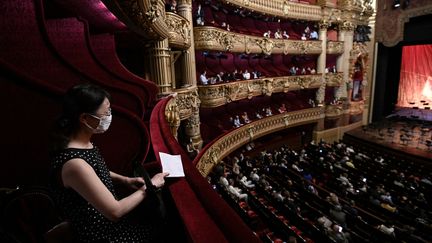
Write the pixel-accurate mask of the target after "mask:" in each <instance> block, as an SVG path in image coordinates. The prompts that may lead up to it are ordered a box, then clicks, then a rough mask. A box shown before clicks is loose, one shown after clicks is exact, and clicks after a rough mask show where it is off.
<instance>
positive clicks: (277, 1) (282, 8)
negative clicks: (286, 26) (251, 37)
mask: <svg viewBox="0 0 432 243" xmlns="http://www.w3.org/2000/svg"><path fill="white" fill-rule="evenodd" d="M225 2H226V3H228V4H232V5H237V6H239V7H243V8H246V9H249V10H251V11H255V12H259V13H265V14H268V15H272V16H278V17H283V18H292V19H302V20H311V21H318V20H320V19H321V6H318V5H308V4H300V3H293V2H291V1H288V0H271V1H269V0H225Z"/></svg>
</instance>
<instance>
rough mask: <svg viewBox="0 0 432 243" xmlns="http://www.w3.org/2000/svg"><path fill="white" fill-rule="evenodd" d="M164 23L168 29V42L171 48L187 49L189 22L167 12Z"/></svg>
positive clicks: (189, 37) (189, 39) (189, 43)
mask: <svg viewBox="0 0 432 243" xmlns="http://www.w3.org/2000/svg"><path fill="white" fill-rule="evenodd" d="M165 23H166V25H167V27H168V33H169V38H168V42H169V44H170V46H172V47H178V48H182V49H185V48H188V47H189V46H190V45H191V33H190V32H191V31H190V28H189V25H190V23H189V21H188V20H187V19H185V18H183V17H182V16H180V15H177V14H175V13H171V12H167V13H166V18H165Z"/></svg>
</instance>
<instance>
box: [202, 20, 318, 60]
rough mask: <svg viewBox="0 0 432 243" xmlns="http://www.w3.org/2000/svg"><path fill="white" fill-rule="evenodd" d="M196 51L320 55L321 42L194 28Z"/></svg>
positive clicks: (209, 28)
mask: <svg viewBox="0 0 432 243" xmlns="http://www.w3.org/2000/svg"><path fill="white" fill-rule="evenodd" d="M194 42H195V49H196V50H214V51H231V52H238V53H242V52H244V53H264V54H267V55H269V54H279V53H283V54H320V53H321V52H322V46H321V41H319V40H314V41H301V40H283V39H273V38H264V37H257V36H250V35H244V34H239V33H234V32H229V31H226V30H223V29H219V28H215V27H211V26H205V27H195V28H194Z"/></svg>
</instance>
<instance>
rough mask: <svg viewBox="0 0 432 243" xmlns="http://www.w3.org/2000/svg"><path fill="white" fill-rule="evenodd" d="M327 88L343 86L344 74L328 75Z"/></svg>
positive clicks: (326, 77)
mask: <svg viewBox="0 0 432 243" xmlns="http://www.w3.org/2000/svg"><path fill="white" fill-rule="evenodd" d="M325 79H326V86H331V87H339V86H341V85H342V84H343V73H327V74H326V75H325Z"/></svg>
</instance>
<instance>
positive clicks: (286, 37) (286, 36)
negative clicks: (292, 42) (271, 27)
mask: <svg viewBox="0 0 432 243" xmlns="http://www.w3.org/2000/svg"><path fill="white" fill-rule="evenodd" d="M282 37H283V38H284V39H289V35H288V33H287V32H286V30H284V31H283V32H282Z"/></svg>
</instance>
